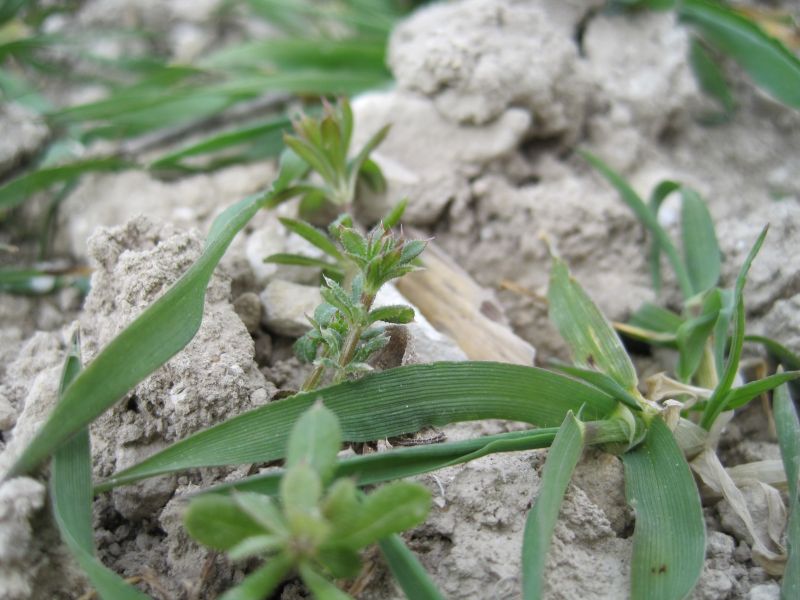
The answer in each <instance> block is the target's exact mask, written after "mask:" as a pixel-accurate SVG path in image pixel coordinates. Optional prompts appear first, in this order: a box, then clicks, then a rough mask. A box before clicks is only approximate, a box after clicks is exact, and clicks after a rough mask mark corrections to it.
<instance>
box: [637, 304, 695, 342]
mask: <svg viewBox="0 0 800 600" xmlns="http://www.w3.org/2000/svg"><path fill="white" fill-rule="evenodd" d="M683 320H684V319H683V317H681V316H680V315H679V314H678V313H675V312H673V311H671V310H668V309H666V308H662V307H660V306H657V305H655V304H652V303H650V302H645V303H644V304H642V305H641V306H640V307H639V309H638V310H637V311H636V312H635V313H633V315H631V318H630V320H629V321H628V324H629V325H633V326H634V327H639V328H641V329H647V330H649V331H657V332H659V333H671V334H676V333H678V328H679V327H680V326H681V324H682V323H683Z"/></svg>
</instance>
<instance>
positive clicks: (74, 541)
mask: <svg viewBox="0 0 800 600" xmlns="http://www.w3.org/2000/svg"><path fill="white" fill-rule="evenodd" d="M80 370H81V359H80V349H79V343H78V341H77V336H76V337H75V338H74V339H73V341H72V344H71V348H70V351H69V353H68V356H67V360H66V362H65V364H64V370H63V373H62V377H61V391H62V393H63V390H64V389H65V388H66V387H67V385H68V384H69V382H70V381H72V380H74V379H75V377H76V376H77V375H78V373H79V372H80ZM49 486H50V502H51V505H52V509H53V516H54V517H55V521H56V525H57V526H58V530H59V533H60V534H61V539H62V540H64V543H65V544H66V545H67V547H68V548H69V550H70V552H71V553H72V555H73V556H74V557H75V559H76V560H77V561H78V563H79V564H80V565H81V567H82V568H83V570H84V572H85V573H86V575H87V576H88V577H89V580H90V581H91V582H92V585H93V586H94V587H95V589H96V590H97V592H98V594H99V595H100V597H101V598H103V600H149V596H147V595H146V594H144V593H142V592H140V591H139V590H137V589H136V588H134V587H133V586H131V585H129V584H128V583H126V582H125V581H124V580H123V579H122V577H120V576H119V575H117V574H116V573H114V572H113V571H111V570H110V569H108V568H107V567H105V566H104V565H103V564H102V563H101V562H100V561H99V560H98V559H97V557H96V556H95V547H94V534H93V531H92V457H91V445H90V441H89V431H88V430H87V429H86V428H83V429H81V430H80V431H79V432H78V433H77V434H76V435H75V436H73V437H72V439H70V440H69V441H68V442H67V443H66V444H65V445H64V446H63V447H62V448H61V449H59V451H58V452H56V453H55V455H54V456H53V464H52V469H51V473H50V483H49Z"/></svg>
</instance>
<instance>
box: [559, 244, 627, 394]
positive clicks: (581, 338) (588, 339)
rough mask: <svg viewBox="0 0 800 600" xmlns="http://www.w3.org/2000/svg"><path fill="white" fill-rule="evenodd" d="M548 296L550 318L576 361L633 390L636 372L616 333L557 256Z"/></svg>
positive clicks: (624, 387)
mask: <svg viewBox="0 0 800 600" xmlns="http://www.w3.org/2000/svg"><path fill="white" fill-rule="evenodd" d="M547 299H548V301H549V303H550V310H549V314H550V320H551V321H553V323H555V325H556V327H557V328H558V331H559V333H561V336H562V337H563V338H564V339H565V340H566V342H567V344H569V347H570V350H571V351H572V356H573V359H574V360H575V362H576V363H577V364H578V365H579V366H581V367H583V368H597V369H599V370H600V371H602V372H603V373H605V374H606V375H608V376H609V377H611V378H612V379H613V380H614V381H616V382H617V383H618V384H619V385H620V386H621V387H622V388H623V389H625V390H626V391H628V392H629V393H636V392H635V390H636V384H637V378H636V371H635V370H634V368H633V364H632V363H631V360H630V358H629V357H628V353H627V352H626V350H625V347H624V346H623V345H622V342H621V341H620V339H619V336H617V333H616V332H615V331H614V328H613V327H612V326H611V323H609V322H608V319H606V318H605V316H604V315H603V313H601V312H600V310H599V309H598V308H597V306H595V304H594V302H592V300H591V298H589V296H588V295H587V294H586V292H585V291H584V290H583V288H582V287H581V286H580V284H579V283H578V282H577V281H575V279H573V278H572V276H571V275H570V273H569V270H568V269H567V266H566V264H564V262H563V261H561V260H560V259H558V258H554V259H553V266H552V268H551V269H550V286H549V288H548V290H547Z"/></svg>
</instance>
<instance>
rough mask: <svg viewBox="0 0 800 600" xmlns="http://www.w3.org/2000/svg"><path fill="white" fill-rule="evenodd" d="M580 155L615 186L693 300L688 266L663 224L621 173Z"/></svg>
mask: <svg viewBox="0 0 800 600" xmlns="http://www.w3.org/2000/svg"><path fill="white" fill-rule="evenodd" d="M579 154H580V155H581V156H582V157H583V158H584V160H586V162H588V163H589V164H590V165H591V166H592V167H594V168H595V169H596V170H597V171H598V172H599V173H600V174H601V175H602V176H603V177H605V179H606V181H608V182H609V183H610V184H611V185H612V186H614V188H615V189H616V190H617V192H618V193H619V195H620V198H621V199H622V201H623V202H625V204H627V205H628V207H629V208H630V209H631V210H632V211H633V214H635V215H636V218H637V219H639V221H640V222H641V223H642V225H644V226H645V227H646V228H647V230H648V231H650V233H651V235H652V236H653V237H654V238H655V242H657V243H658V245H659V247H660V248H661V250H663V251H664V254H666V255H667V259H668V260H669V262H670V265H671V266H672V269H673V270H674V271H675V277H676V278H677V279H678V285H680V288H681V293H682V294H683V297H684V298H691V297H692V296H693V295H694V294H693V293H692V282H691V280H690V279H689V274H688V273H687V272H686V265H685V264H684V263H683V260H682V259H681V257H680V255H679V254H678V250H677V249H676V248H675V244H673V243H672V240H671V239H670V237H669V235H668V234H667V232H666V231H665V230H664V228H663V227H661V224H660V223H659V222H658V218H657V217H656V215H655V214H654V213H653V211H652V210H650V208H649V207H648V206H647V205H646V204H645V203H644V201H643V200H642V199H641V198H640V197H639V195H638V194H637V193H636V192H635V191H633V188H632V187H631V186H630V185H629V184H628V182H627V181H625V179H624V178H623V177H622V176H621V175H620V174H619V173H617V172H616V171H614V170H613V169H612V168H611V167H609V166H608V165H607V164H605V163H604V162H603V161H602V160H600V159H599V158H598V157H596V156H595V155H593V154H591V153H589V152H586V151H585V150H583V151H580V152H579Z"/></svg>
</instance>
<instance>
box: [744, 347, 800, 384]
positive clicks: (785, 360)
mask: <svg viewBox="0 0 800 600" xmlns="http://www.w3.org/2000/svg"><path fill="white" fill-rule="evenodd" d="M744 341H745V342H752V343H756V344H761V345H762V346H764V349H765V350H766V351H767V353H768V354H769V355H770V356H771V357H772V358H773V359H774V360H775V361H777V362H778V363H780V364H781V365H782V366H783V368H784V369H786V370H787V371H800V356H797V354H795V353H794V352H792V351H791V350H789V349H788V348H787V347H786V346H783V345H781V344H779V343H778V342H776V341H775V340H773V339H770V338H768V337H764V336H761V335H746V336H744ZM789 389H790V390H792V394H793V395H794V396H795V397H797V398H800V383H798V382H796V381H792V382H791V383H789Z"/></svg>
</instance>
